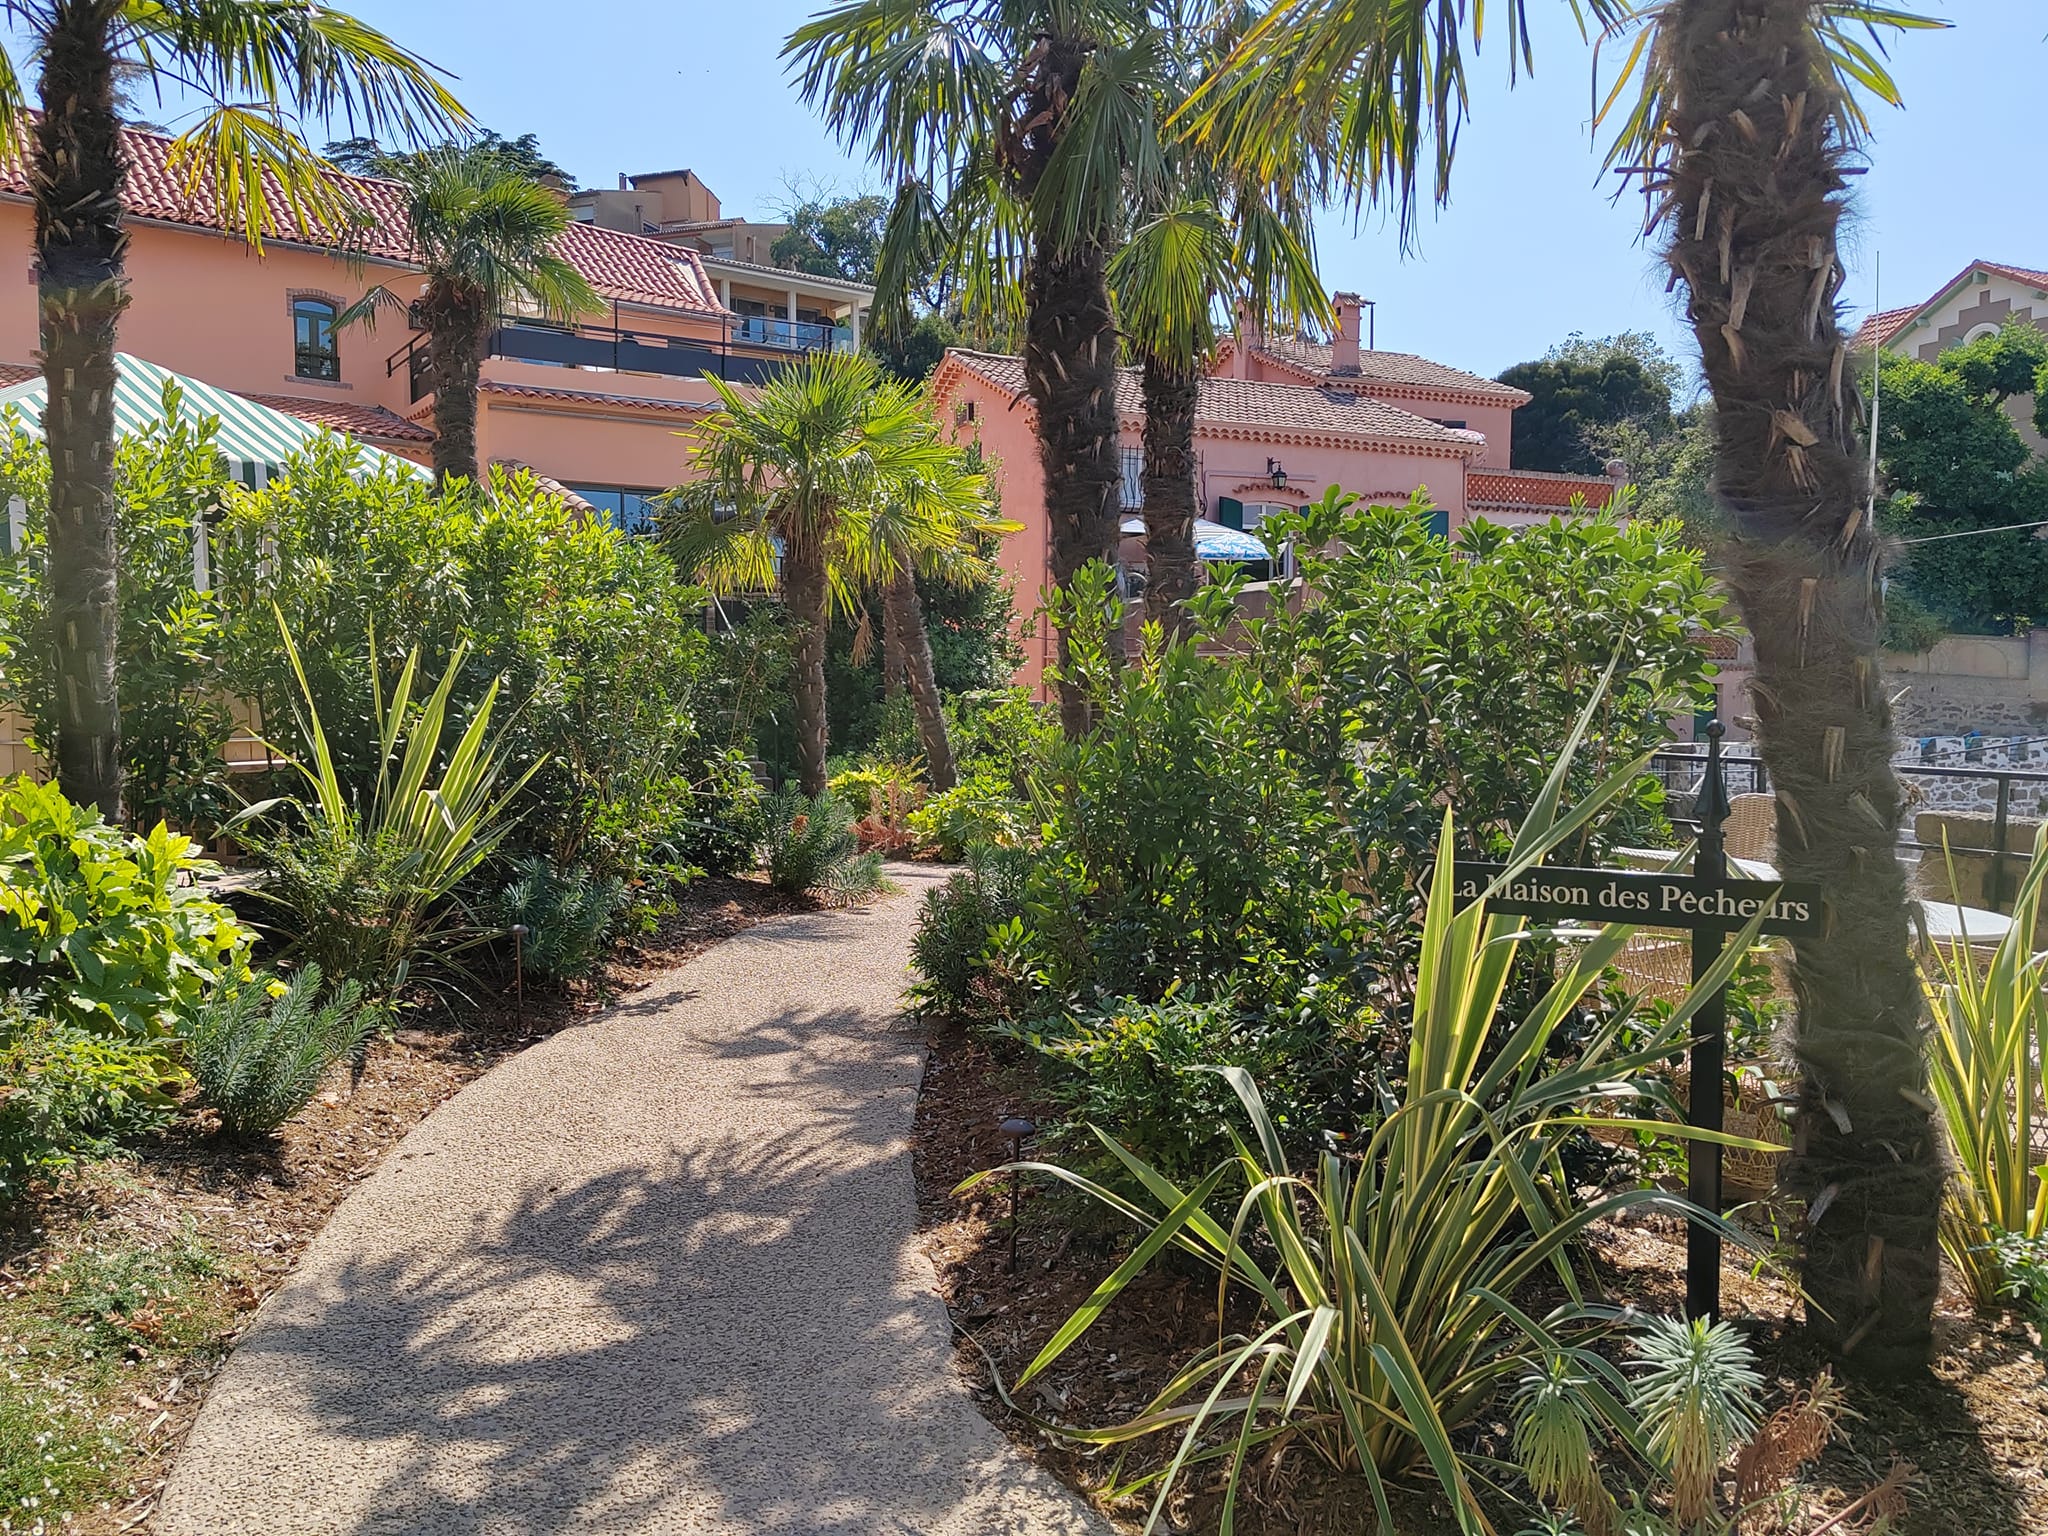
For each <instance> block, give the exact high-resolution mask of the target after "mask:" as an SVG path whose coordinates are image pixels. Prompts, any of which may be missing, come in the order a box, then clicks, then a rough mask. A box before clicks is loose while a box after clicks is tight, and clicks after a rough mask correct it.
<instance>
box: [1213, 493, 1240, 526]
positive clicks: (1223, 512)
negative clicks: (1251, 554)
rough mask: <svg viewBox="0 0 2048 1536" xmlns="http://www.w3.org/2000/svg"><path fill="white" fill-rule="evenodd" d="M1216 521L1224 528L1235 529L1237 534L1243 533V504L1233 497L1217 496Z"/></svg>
mask: <svg viewBox="0 0 2048 1536" xmlns="http://www.w3.org/2000/svg"><path fill="white" fill-rule="evenodd" d="M1216 521H1217V522H1219V523H1221V524H1222V525H1223V526H1224V527H1226V528H1235V529H1237V530H1238V531H1239V532H1243V530H1244V503H1243V502H1241V501H1239V500H1238V499H1237V498H1236V497H1235V496H1218V497H1217V498H1216Z"/></svg>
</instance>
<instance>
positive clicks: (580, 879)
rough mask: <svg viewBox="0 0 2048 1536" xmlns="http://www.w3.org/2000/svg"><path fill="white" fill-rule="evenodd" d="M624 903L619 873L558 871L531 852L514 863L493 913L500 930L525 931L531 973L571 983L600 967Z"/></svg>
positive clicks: (523, 948)
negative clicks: (510, 877)
mask: <svg viewBox="0 0 2048 1536" xmlns="http://www.w3.org/2000/svg"><path fill="white" fill-rule="evenodd" d="M625 904H626V882H625V881H623V880H621V879H620V878H619V877H618V876H617V875H605V876H602V877H600V876H596V875H593V874H591V872H590V869H589V866H587V865H584V864H572V865H570V866H569V867H568V868H567V869H558V868H556V867H555V866H554V865H553V864H551V863H549V862H548V861H547V860H546V859H545V858H543V857H541V856H540V855H539V854H537V853H530V854H528V855H527V856H526V857H525V858H523V859H520V860H518V861H517V862H516V863H514V864H513V866H512V881H511V883H510V884H509V885H507V886H506V887H505V889H504V890H503V891H501V892H500V893H499V895H498V899H497V902H496V904H495V906H494V909H493V912H494V916H495V917H496V919H497V923H498V926H499V927H500V928H504V929H510V928H513V927H515V926H519V927H524V928H525V929H526V934H525V937H524V939H523V940H522V941H521V944H520V946H519V947H520V953H521V955H522V957H523V963H524V965H525V967H526V970H527V972H528V974H530V975H534V976H542V977H546V978H548V979H550V980H555V981H571V980H574V979H576V978H577V977H581V976H588V975H589V974H590V973H591V971H592V970H594V969H596V967H597V962H598V959H599V957H601V956H602V955H603V954H604V946H605V940H606V939H607V938H609V937H610V936H611V931H612V924H613V923H614V922H615V921H616V920H617V919H618V915H619V912H620V910H621V909H622V908H623V907H624V906H625Z"/></svg>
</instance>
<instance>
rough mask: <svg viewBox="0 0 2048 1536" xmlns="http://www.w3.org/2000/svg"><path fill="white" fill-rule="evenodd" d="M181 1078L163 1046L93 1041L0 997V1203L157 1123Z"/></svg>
mask: <svg viewBox="0 0 2048 1536" xmlns="http://www.w3.org/2000/svg"><path fill="white" fill-rule="evenodd" d="M183 1075H184V1074H183V1073H182V1071H181V1070H180V1069H179V1066H178V1063H177V1060H176V1058H175V1057H174V1056H173V1054H172V1051H171V1047H170V1045H169V1043H168V1042H167V1041H164V1040H161V1039H140V1038H133V1037H129V1036H120V1035H116V1036H108V1035H104V1034H96V1033H94V1032H93V1031H91V1030H87V1029H83V1028H80V1027H79V1026H78V1025H76V1024H71V1023H62V1022H59V1021H57V1020H54V1019H50V1018H48V1017H44V1016H42V1015H39V1014H36V1013H34V1012H32V1011H30V1009H29V1008H28V1007H27V1005H26V1004H25V1002H24V1001H23V999H21V998H20V997H18V996H16V997H6V998H0V1200H7V1199H13V1198H14V1197H16V1196H18V1195H19V1194H20V1193H21V1192H22V1190H23V1188H24V1187H25V1186H26V1184H27V1183H28V1181H29V1180H30V1179H31V1178H34V1177H36V1176H37V1175H39V1174H44V1173H51V1172H55V1171H56V1170H58V1169H60V1168H63V1167H65V1166H66V1165H68V1164H70V1163H71V1162H73V1161H75V1160H77V1159H80V1158H91V1157H103V1156H105V1155H106V1154H107V1153H108V1152H110V1151H112V1150H113V1149H114V1148H115V1146H116V1145H118V1144H119V1143H121V1142H123V1141H127V1140H131V1139H133V1138H134V1137H136V1136H139V1135H142V1134H143V1133H145V1132H147V1131H151V1130H154V1129H155V1128H156V1127H158V1126H160V1125H162V1124H163V1123H164V1122H165V1121H167V1120H168V1119H169V1118H170V1117H171V1115H172V1114H173V1113H174V1112H175V1110H176V1107H177V1106H176V1101H175V1100H174V1099H173V1098H172V1096H171V1091H172V1090H173V1089H174V1088H176V1087H177V1086H178V1083H179V1082H180V1080H181V1079H182V1078H183Z"/></svg>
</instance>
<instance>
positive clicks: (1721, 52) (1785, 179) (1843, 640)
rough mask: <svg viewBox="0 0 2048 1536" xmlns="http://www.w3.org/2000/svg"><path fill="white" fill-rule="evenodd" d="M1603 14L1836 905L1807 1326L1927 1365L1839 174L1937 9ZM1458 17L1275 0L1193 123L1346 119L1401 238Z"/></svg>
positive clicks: (1874, 560) (1243, 129)
mask: <svg viewBox="0 0 2048 1536" xmlns="http://www.w3.org/2000/svg"><path fill="white" fill-rule="evenodd" d="M1569 3H1571V4H1572V5H1573V8H1574V10H1575V11H1581V10H1582V7H1581V4H1580V0H1569ZM1524 9H1525V7H1524V4H1523V3H1522V0H1514V3H1512V4H1510V5H1509V7H1508V8H1507V11H1506V16H1507V21H1508V32H1509V39H1508V41H1509V52H1510V55H1511V57H1512V58H1514V59H1515V60H1516V61H1517V62H1518V63H1519V64H1524V65H1525V64H1526V63H1527V62H1528V53H1527V34H1526V30H1525V22H1524V18H1523V12H1524ZM1583 10H1585V11H1590V13H1591V14H1592V15H1593V16H1594V17H1595V18H1597V19H1598V20H1599V21H1601V22H1602V23H1603V24H1607V25H1608V26H1609V27H1610V29H1611V30H1613V31H1615V32H1617V33H1619V34H1621V35H1626V33H1627V32H1628V31H1629V30H1630V29H1633V30H1634V39H1633V43H1632V44H1631V49H1630V52H1629V54H1628V56H1627V62H1626V65H1625V67H1624V69H1623V71H1622V80H1621V82H1619V83H1617V84H1616V85H1615V87H1614V88H1613V91H1612V92H1611V94H1610V95H1609V96H1608V97H1607V98H1606V109H1604V110H1609V109H1613V108H1615V107H1616V105H1617V104H1618V103H1620V102H1622V101H1623V100H1624V98H1625V96H1626V94H1627V92H1626V87H1627V84H1628V82H1629V81H1630V80H1631V79H1634V80H1635V81H1636V82H1637V90H1636V93H1635V95H1634V98H1633V101H1632V102H1631V103H1630V106H1629V110H1628V112H1627V115H1626V117H1625V120H1624V123H1623V126H1622V129H1621V131H1620V133H1619V135H1618V139H1617V143H1616V147H1615V151H1614V155H1613V157H1612V159H1611V161H1610V163H1618V164H1623V165H1626V166H1627V167H1628V170H1629V172H1630V173H1631V174H1634V175H1638V176H1640V177H1641V178H1642V182H1643V187H1644V191H1645V193H1646V194H1647V195H1648V196H1649V197H1650V198H1651V199H1652V209H1653V211H1652V215H1651V223H1652V225H1653V226H1654V225H1659V224H1661V226H1662V228H1663V229H1664V232H1665V238H1666V254H1667V256H1668V259H1669V261H1670V263H1671V267H1672V272H1673V276H1674V280H1675V281H1676V282H1679V283H1683V284H1684V285H1685V288H1686V291H1687V298H1688V302H1687V316H1688V318H1689V320H1690V321H1691V323H1692V325H1693V329H1694V333H1695V335H1696V336H1697V337H1698V339H1699V343H1700V350H1701V356H1702V361H1703V364H1704V367H1705V371H1706V376H1707V382H1708V384H1709V386H1710V388H1711V389H1712V392H1713V396H1714V408H1715V415H1716V441H1715V476H1716V484H1717V489H1718V494H1719V495H1720V497H1721V500H1722V502H1723V505H1724V507H1725V509H1726V512H1727V516H1728V519H1729V522H1730V526H1731V527H1732V528H1733V529H1734V539H1733V541H1732V542H1731V544H1730V547H1729V549H1728V552H1727V556H1726V562H1725V563H1726V570H1727V576H1728V582H1729V585H1730V587H1731V588H1732V589H1733V591H1734V594H1735V597H1736V601H1737V603H1738V605H1739V606H1740V608H1741V611H1742V616H1743V620H1744V622H1745V623H1746V624H1747V625H1748V627H1749V630H1750V633H1751V634H1752V635H1753V636H1754V637H1755V642H1756V652H1757V667H1756V679H1755V682H1754V683H1753V684H1752V687H1751V694H1752V698H1753V700H1754V703H1755V708H1756V715H1757V722H1758V730H1757V734H1758V742H1759V746H1760V749H1761V751H1762V755H1763V759H1764V762H1765V763H1766V765H1767V766H1768V768H1769V771H1770V774H1771V778H1772V780H1773V781H1774V783H1775V784H1776V786H1777V798H1778V807H1779V818H1778V819H1779V838H1778V846H1779V849H1780V862H1781V864H1782V866H1783V873H1784V874H1785V876H1786V877H1787V878H1788V879H1794V880H1812V881H1816V882H1818V883H1819V884H1820V885H1821V886H1822V887H1823V889H1824V890H1825V891H1826V907H1827V917H1828V923H1827V932H1826V933H1825V934H1824V935H1823V936H1821V937H1818V938H1812V939H1800V940H1798V941H1797V942H1796V943H1795V946H1794V968H1793V983H1794V988H1795V990H1796V992H1797V994H1798V999H1799V1014H1798V1020H1797V1024H1796V1028H1795V1034H1794V1040H1793V1047H1794V1050H1795V1052H1796V1054H1797V1056H1798V1059H1799V1062H1800V1066H1801V1070H1802V1078H1803V1083H1802V1090H1801V1098H1800V1102H1799V1105H1798V1111H1797V1124H1796V1136H1795V1142H1796V1145H1795V1151H1794V1155H1793V1156H1792V1157H1791V1158H1790V1159H1789V1160H1788V1162H1789V1167H1788V1169H1787V1171H1786V1175H1785V1177H1786V1181H1787V1185H1788V1187H1789V1188H1790V1189H1791V1190H1793V1191H1794V1192H1795V1193H1799V1194H1802V1195H1804V1196H1806V1197H1807V1198H1808V1199H1809V1201H1810V1202H1811V1204H1810V1206H1809V1231H1808V1234H1807V1238H1806V1248H1805V1256H1804V1263H1803V1271H1802V1279H1803V1283H1804V1285H1805V1289H1806V1294H1807V1296H1808V1298H1809V1300H1810V1303H1811V1304H1810V1306H1809V1309H1808V1317H1809V1326H1810V1328H1811V1329H1812V1331H1813V1332H1814V1333H1815V1334H1816V1336H1817V1338H1818V1339H1819V1341H1820V1342H1822V1343H1823V1344H1824V1345H1825V1346H1827V1347H1829V1348H1831V1349H1832V1350H1833V1351H1834V1352H1835V1353H1836V1354H1838V1355H1840V1356H1842V1357H1844V1358H1846V1359H1848V1360H1849V1361H1851V1362H1852V1363H1855V1364H1857V1365H1859V1366H1862V1367H1865V1368H1868V1369H1872V1370H1876V1371H1884V1370H1889V1369H1894V1368H1901V1367H1907V1366H1912V1365H1915V1364H1918V1363H1920V1362H1922V1361H1924V1360H1925V1359H1926V1356H1927V1353H1928V1350H1929V1346H1930V1342H1931V1338H1932V1312H1933V1305H1934V1301H1935V1294H1936V1290H1937V1287H1938V1284H1939V1247H1938V1233H1937V1218H1938V1213H1939V1208H1940V1203H1941V1181H1942V1175H1941V1165H1940V1158H1939V1152H1938V1148H1937V1146H1936V1142H1935V1137H1934V1132H1933V1128H1932V1124H1931V1120H1932V1111H1933V1108H1934V1106H1933V1103H1932V1101H1931V1100H1930V1099H1929V1098H1928V1097H1927V1092H1926V1069H1925V1063H1924V1060H1923V1056H1922V1046H1921V1041H1922V1013H1921V1000H1920V996H1919V992H1918V989H1917V987H1916V985H1915V982H1914V974H1913V965H1912V960H1911V956H1910V953H1909V950H1908V939H1907V931H1908V930H1907V914H1906V900H1907V895H1906V884H1905V879H1904V876H1903V872H1902V871H1901V869H1900V867H1899V863H1898V859H1897V856H1896V854H1895V852H1894V849H1895V847H1896V844H1897V839H1898V832H1899V825H1900V820H1901V816H1902V803H1901V797H1900V794H1899V788H1898V781H1897V779H1896V777H1895V775H1894V774H1893V771H1892V766H1891V763H1892V756H1893V752H1894V749H1895V745H1896V743H1895V739H1894V734H1893V730H1892V719H1891V711H1890V708H1889V706H1888V703H1887V700H1886V698H1885V694H1884V688H1883V681H1882V677H1881V674H1880V671H1879V665H1878V633H1879V629H1880V621H1881V618H1882V603H1883V599H1882V595H1881V593H1882V588H1881V585H1880V583H1879V581H1878V562H1879V550H1878V545H1877V540H1876V532H1875V530H1874V529H1873V528H1872V527H1871V524H1870V486H1869V483H1868V478H1867V475H1866V473H1865V470H1864V467H1863V466H1864V462H1865V461H1864V455H1863V453H1862V451H1861V450H1860V449H1859V447H1858V444H1857V438H1858V432H1859V425H1860V410H1859V406H1858V402H1857V398H1856V391H1855V386H1854V382H1853V373H1852V370H1851V368H1850V366H1849V358H1848V352H1847V347H1846V344H1845V342H1844V339H1843V337H1842V335H1841V332H1840V329H1839V327H1838V324H1837V318H1838V310H1837V298H1838V295H1839V293H1840V290H1841V286H1842V282H1843V267H1842V263H1841V260H1840V256H1839V253H1838V251H1837V248H1836V231H1837V228H1838V225H1839V222H1840V219H1841V215H1842V209H1843V206H1844V201H1845V194H1844V188H1845V186H1846V185H1847V183H1846V181H1845V165H1844V161H1845V158H1846V156H1847V155H1848V154H1849V153H1850V152H1852V151H1853V150H1854V148H1855V147H1856V145H1857V144H1858V143H1859V141H1860V139H1861V137H1862V135H1863V132H1864V130H1865V129H1866V128H1867V123H1866V122H1865V120H1864V118H1863V116H1862V113H1861V111H1860V109H1859V108H1858V106H1857V104H1856V99H1855V96H1854V94H1853V92H1852V90H1851V85H1852V83H1860V84H1861V85H1862V86H1863V87H1864V88H1865V89H1867V90H1868V91H1869V92H1870V93H1871V94H1872V95H1873V96H1875V97H1876V98H1877V99H1879V100H1882V101H1887V102H1896V100H1897V93H1896V89H1895V87H1894V86H1893V84H1892V82H1891V80H1890V78H1889V76H1888V75H1887V73H1886V71H1885V69H1884V67H1883V61H1882V58H1881V56H1880V53H1879V51H1878V50H1877V49H1876V47H1875V46H1874V44H1873V41H1872V39H1873V38H1874V37H1875V33H1874V30H1872V29H1874V28H1876V27H1879V26H1890V27H1906V26H1925V25H1938V23H1931V22H1927V21H1925V20H1923V19H1921V18H1916V17H1913V16H1909V15H1906V14H1904V13H1901V12H1896V11H1892V10H1889V9H1888V8H1886V7H1884V6H1882V5H1879V4H1865V3H1862V0H1661V3H1658V4H1653V5H1650V6H1647V7H1644V8H1643V9H1642V10H1641V11H1640V12H1639V13H1637V12H1633V11H1632V10H1631V9H1630V7H1629V6H1627V5H1625V4H1623V3H1622V0H1584V7H1583ZM1438 13H1439V11H1438V7H1437V6H1436V5H1435V4H1434V0H1428V3H1425V0H1387V3H1384V4H1380V5H1375V6H1358V5H1354V4H1352V3H1351V0H1279V3H1277V4H1276V5H1275V6H1274V8H1273V10H1272V12H1271V13H1270V14H1269V15H1268V17H1267V18H1266V19H1265V21H1264V22H1263V23H1262V24H1261V25H1260V26H1258V27H1256V28H1254V30H1253V31H1252V32H1251V33H1250V34H1249V35H1248V36H1247V40H1246V44H1245V48H1244V50H1243V57H1241V58H1240V59H1238V60H1237V61H1236V62H1237V64H1238V65H1239V66H1240V67H1238V68H1236V69H1234V70H1232V71H1229V72H1227V74H1226V76H1225V83H1224V84H1223V86H1222V87H1220V88H1219V89H1218V90H1217V91H1216V92H1215V93H1214V94H1213V97H1212V99H1211V100H1210V101H1209V103H1208V104H1207V105H1206V107H1205V108H1204V109H1203V111H1202V112H1201V113H1200V114H1199V118H1198V120H1197V119H1191V120H1194V121H1195V123H1196V127H1195V131H1196V132H1197V133H1198V134H1200V135H1202V136H1204V137H1205V138H1212V139H1214V140H1216V141H1217V142H1218V143H1219V144H1220V146H1221V152H1222V153H1223V154H1224V155H1225V156H1226V158H1229V159H1230V160H1232V161H1233V163H1239V164H1243V165H1247V166H1252V167H1256V166H1260V165H1263V164H1270V163H1271V162H1272V161H1273V159H1274V158H1275V157H1276V156H1278V155H1280V154H1283V153H1284V152H1285V150H1286V142H1285V140H1286V135H1287V134H1288V133H1289V132H1291V131H1293V130H1295V129H1296V128H1297V127H1298V125H1299V123H1300V121H1301V120H1302V116H1303V115H1305V117H1306V119H1307V120H1309V121H1312V122H1321V123H1326V124H1332V125H1334V126H1335V129H1336V131H1337V132H1338V134H1339V137H1340V142H1341V143H1342V144H1343V146H1344V148H1345V160H1346V169H1347V170H1348V171H1349V172H1350V174H1352V175H1353V176H1354V177H1355V178H1356V182H1355V185H1356V187H1357V188H1358V189H1359V193H1360V195H1361V196H1372V195H1376V194H1378V193H1381V192H1384V193H1386V194H1388V195H1391V196H1393V197H1394V198H1396V199H1398V201H1399V203H1400V207H1401V212H1402V222H1403V227H1404V229H1405V228H1406V227H1407V225H1408V223H1409V221H1410V219H1411V218H1412V214H1413V210H1414V206H1415V197H1414V193H1415V186H1416V179H1417V174H1418V168H1419V164H1420V162H1421V160H1422V158H1423V154H1424V150H1425V147H1426V146H1433V149H1434V155H1433V160H1434V177H1435V190H1436V194H1437V196H1438V198H1439V199H1441V197H1442V196H1443V195H1444V193H1445V192H1446V190H1447V188H1448V185H1449V182H1448V178H1449V172H1450V164H1451V155H1452V150H1453V148H1454V146H1455V142H1456V134H1457V129H1458V127H1459V125H1460V123H1461V122H1462V118H1463V113H1464V104H1465V99H1466V96H1465V81H1464V68H1463V61H1462V59H1461V57H1460V51H1459V42H1460V39H1459V35H1458V33H1459V29H1458V28H1443V27H1440V26H1438V25H1436V18H1437V16H1438ZM1475 16H1476V12H1475ZM1476 25H1477V23H1476V21H1475V41H1476ZM1852 28H1854V29H1856V30H1855V31H1854V32H1852V30H1851V29H1852ZM1254 65H1261V66H1264V67H1263V68H1262V69H1261V68H1257V67H1245V66H1254ZM1298 114H1299V115H1298Z"/></svg>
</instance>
